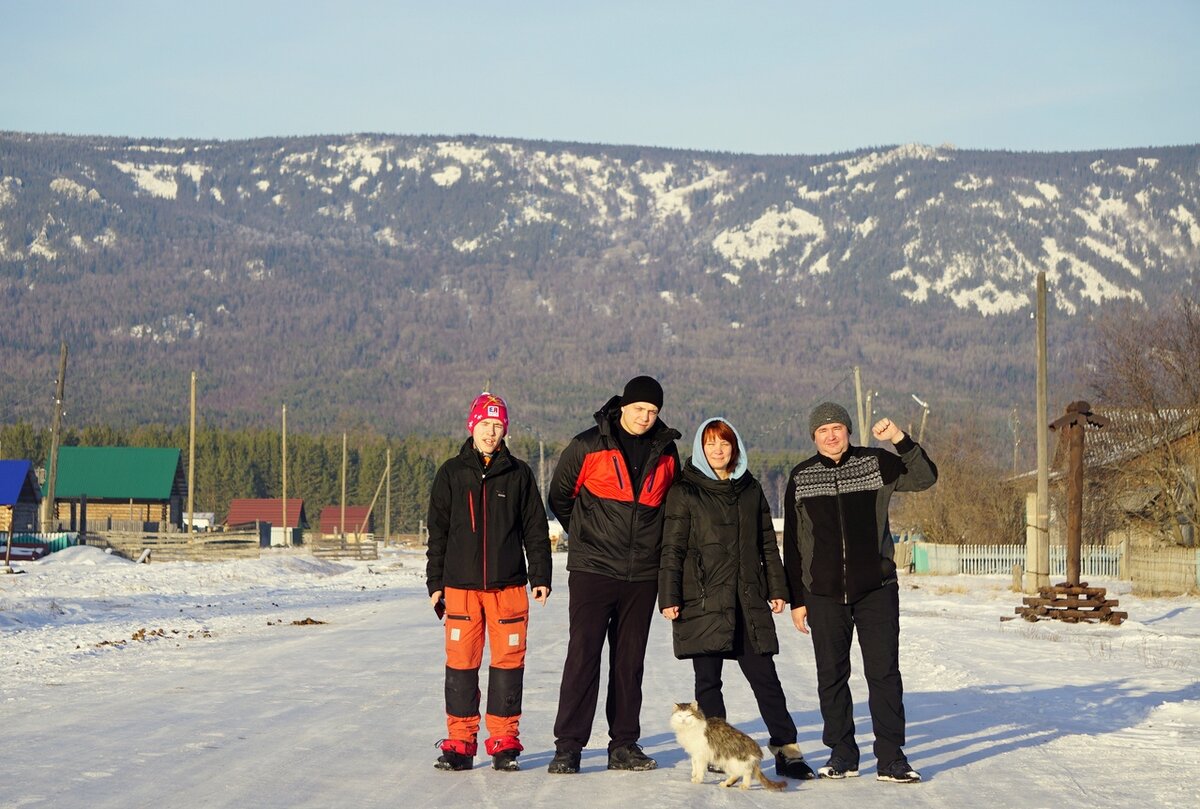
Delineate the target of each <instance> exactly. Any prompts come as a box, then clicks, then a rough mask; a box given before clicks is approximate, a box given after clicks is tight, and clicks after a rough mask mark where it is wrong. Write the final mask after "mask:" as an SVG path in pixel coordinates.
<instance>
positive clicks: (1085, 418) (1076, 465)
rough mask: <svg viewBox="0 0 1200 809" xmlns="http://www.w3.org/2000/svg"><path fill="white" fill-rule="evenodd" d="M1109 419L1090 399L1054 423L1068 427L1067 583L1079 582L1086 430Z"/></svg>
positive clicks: (1055, 426) (1069, 407) (1070, 407)
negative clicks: (1095, 412) (1094, 406)
mask: <svg viewBox="0 0 1200 809" xmlns="http://www.w3.org/2000/svg"><path fill="white" fill-rule="evenodd" d="M1107 424H1108V420H1107V419H1104V418H1102V417H1100V416H1097V415H1095V414H1093V413H1092V406H1091V405H1090V404H1088V403H1087V402H1071V403H1070V404H1069V405H1067V412H1066V413H1065V414H1064V415H1063V416H1062V417H1061V418H1060V419H1058V420H1057V421H1055V422H1054V423H1053V424H1051V425H1050V429H1051V430H1066V431H1067V450H1068V453H1067V585H1068V586H1071V587H1077V586H1078V585H1079V567H1080V564H1079V559H1080V555H1081V553H1082V549H1083V433H1084V428H1085V427H1089V426H1090V427H1097V428H1099V427H1104V426H1105V425H1107Z"/></svg>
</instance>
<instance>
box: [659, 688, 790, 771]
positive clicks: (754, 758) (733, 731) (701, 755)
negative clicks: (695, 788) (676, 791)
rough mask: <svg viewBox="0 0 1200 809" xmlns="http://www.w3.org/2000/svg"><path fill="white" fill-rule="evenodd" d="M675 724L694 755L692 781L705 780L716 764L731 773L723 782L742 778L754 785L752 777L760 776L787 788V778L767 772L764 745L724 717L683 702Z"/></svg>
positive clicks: (677, 735)
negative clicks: (774, 777)
mask: <svg viewBox="0 0 1200 809" xmlns="http://www.w3.org/2000/svg"><path fill="white" fill-rule="evenodd" d="M671 727H672V728H673V729H674V731H675V738H676V739H678V740H679V745H680V746H681V747H682V748H683V749H684V751H686V752H687V754H688V755H689V756H691V758H692V783H693V784H699V783H702V782H703V781H704V773H705V771H706V770H707V769H708V765H710V764H712V765H713V766H715V767H717V768H718V769H720V770H722V771H723V772H724V773H725V774H726V775H727V776H728V777H727V778H726V779H725V780H724V781H722V782H721V786H723V787H731V786H733V785H734V784H736V783H737V782H738V779H741V781H742V783H741V788H742V789H749V788H750V779H751V778H757V779H758V780H759V783H761V784H762V785H763V787H764V788H765V789H785V788H786V787H787V781H772V780H770V779H769V778H767V777H766V776H765V775H763V771H762V766H761V765H760V763H759V762H761V761H762V748H761V747H759V746H758V744H757V743H756V742H755V741H754V740H753V739H751V738H750V737H749V736H747V735H746V734H745V733H742V732H741V731H740V730H738V729H737V728H735V727H734V726H733V725H730V724H729V723H728V722H726V721H725V720H724V719H718V718H717V717H715V716H714V717H712V718H709V717H706V716H705V715H704V712H703V711H701V710H700V707H699V706H698V705H697V704H696V703H694V702H692V703H687V702H679V703H676V705H675V710H674V712H673V713H672V714H671Z"/></svg>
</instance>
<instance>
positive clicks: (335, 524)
mask: <svg viewBox="0 0 1200 809" xmlns="http://www.w3.org/2000/svg"><path fill="white" fill-rule="evenodd" d="M367 508H368V507H367V506H346V522H345V524H344V525H343V524H342V507H341V506H325V508H323V509H321V516H320V518H319V524H320V526H321V534H322V535H324V536H327V537H338V536H342V535H350V534H357V533H358V531H359V527H360V526H362V525H363V523H364V522H365V523H366V527H365V528H363V529H362V533H363V535H364V536H365V535H367V534H374V533H375V525H374V519H375V518H374V515H368V514H367Z"/></svg>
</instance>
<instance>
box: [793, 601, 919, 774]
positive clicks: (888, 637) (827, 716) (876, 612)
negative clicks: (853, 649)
mask: <svg viewBox="0 0 1200 809" xmlns="http://www.w3.org/2000/svg"><path fill="white" fill-rule="evenodd" d="M805 604H806V606H807V607H808V625H809V628H810V630H811V632H812V639H813V651H814V653H815V657H816V661H817V693H818V696H819V698H820V702H821V716H822V717H823V718H824V720H825V731H824V733H823V734H822V741H823V742H824V743H825V745H826V746H827V747H829V748H830V749H831V750H832V751H833V755H835V756H840V757H841V758H843V759H845V760H846V761H847V762H848V763H850V764H852V765H857V764H858V758H859V752H858V745H857V744H856V743H855V741H854V701H853V699H852V698H851V696H850V685H849V680H850V641H851V636H852V634H853V633H854V632H855V631H857V632H858V645H859V648H860V649H861V650H862V657H863V673H864V674H865V675H866V678H867V692H868V705H869V707H870V709H871V725H872V727H873V729H874V731H875V746H874V750H875V759H876V760H877V762H878V763H879V765H880V766H886V765H888V764H890V763H891V762H893V761H895V760H896V759H898V758H901V757H903V756H904V751H903V750H902V749H901V748H903V746H904V683H903V681H902V680H901V679H900V595H899V586H898V585H897V584H889V585H888V586H886V587H883V588H880V589H879V590H875V591H873V592H870V593H868V594H867V595H865V596H862V597H861V598H859V599H858V600H857V601H854V602H852V603H850V604H843V603H841V602H840V601H838V600H837V599H832V598H824V597H822V596H818V595H813V594H811V593H809V594H807V595H806V596H805Z"/></svg>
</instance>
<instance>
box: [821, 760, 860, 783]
mask: <svg viewBox="0 0 1200 809" xmlns="http://www.w3.org/2000/svg"><path fill="white" fill-rule="evenodd" d="M817 775H819V776H821V777H822V778H857V777H858V765H857V764H851V763H850V762H848V761H846V759H844V758H842V757H841V756H830V757H829V761H826V762H825V766H824V767H821V768H820V769H819V770H817Z"/></svg>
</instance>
